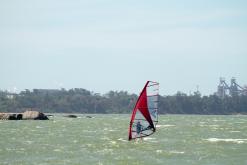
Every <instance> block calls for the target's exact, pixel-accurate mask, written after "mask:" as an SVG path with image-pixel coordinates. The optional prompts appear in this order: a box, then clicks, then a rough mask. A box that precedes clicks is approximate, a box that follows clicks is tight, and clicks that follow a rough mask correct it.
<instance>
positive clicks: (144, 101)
mask: <svg viewBox="0 0 247 165" xmlns="http://www.w3.org/2000/svg"><path fill="white" fill-rule="evenodd" d="M158 86H159V84H158V83H156V82H152V81H148V82H147V83H146V84H145V86H144V88H143V90H142V92H141V94H140V96H139V98H138V100H137V102H136V105H135V108H134V109H133V112H132V116H131V120H130V126H129V140H131V139H135V138H141V137H145V136H149V135H151V134H153V133H154V132H155V126H156V124H157V122H158V116H157V110H158Z"/></svg>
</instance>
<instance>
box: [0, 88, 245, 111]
mask: <svg viewBox="0 0 247 165" xmlns="http://www.w3.org/2000/svg"><path fill="white" fill-rule="evenodd" d="M137 98H138V96H137V95H136V94H129V93H128V92H126V91H110V92H108V93H106V94H104V95H100V94H97V93H94V92H90V91H88V90H86V89H82V88H75V89H70V90H65V89H61V90H42V89H34V90H32V91H31V90H25V91H22V92H20V93H19V94H11V93H8V92H7V91H0V112H23V111H24V110H25V109H27V108H33V109H38V110H39V111H41V112H45V113H48V112H49V113H90V114H92V113H131V111H132V109H133V107H134V105H135V102H136V100H137ZM159 113H160V114H216V115H219V114H247V96H244V95H242V96H236V97H230V96H226V97H225V98H224V99H222V98H219V97H218V96H216V95H209V96H201V95H200V94H199V93H197V92H195V93H194V94H192V95H187V94H185V93H182V92H178V93H177V94H175V95H172V96H160V97H159Z"/></svg>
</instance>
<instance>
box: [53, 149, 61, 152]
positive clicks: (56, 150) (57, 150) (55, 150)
mask: <svg viewBox="0 0 247 165" xmlns="http://www.w3.org/2000/svg"><path fill="white" fill-rule="evenodd" d="M53 151H54V152H61V150H60V149H54V150H53Z"/></svg>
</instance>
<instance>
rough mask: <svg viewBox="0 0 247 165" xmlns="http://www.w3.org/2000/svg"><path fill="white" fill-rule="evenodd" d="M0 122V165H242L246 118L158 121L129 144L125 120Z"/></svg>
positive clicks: (166, 117)
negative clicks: (152, 129)
mask: <svg viewBox="0 0 247 165" xmlns="http://www.w3.org/2000/svg"><path fill="white" fill-rule="evenodd" d="M78 116H79V118H66V117H63V115H62V114H54V117H50V120H48V121H0V165H94V164H95V165H246V164H247V116H242V115H238V116H201V115H161V116H159V123H158V126H157V132H156V133H155V134H153V135H152V136H149V137H146V138H144V139H143V140H139V141H128V140H127V138H128V126H129V118H130V115H115V114H114V115H90V116H92V117H93V118H87V117H86V115H78Z"/></svg>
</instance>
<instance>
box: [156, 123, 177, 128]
mask: <svg viewBox="0 0 247 165" xmlns="http://www.w3.org/2000/svg"><path fill="white" fill-rule="evenodd" d="M156 127H157V128H161V127H175V125H170V124H167V125H156Z"/></svg>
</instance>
